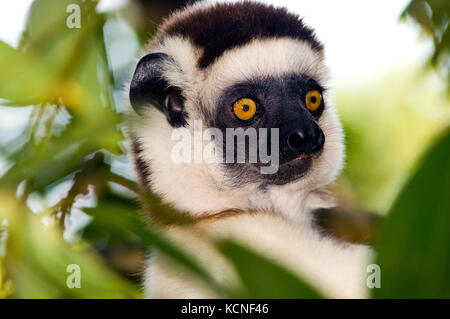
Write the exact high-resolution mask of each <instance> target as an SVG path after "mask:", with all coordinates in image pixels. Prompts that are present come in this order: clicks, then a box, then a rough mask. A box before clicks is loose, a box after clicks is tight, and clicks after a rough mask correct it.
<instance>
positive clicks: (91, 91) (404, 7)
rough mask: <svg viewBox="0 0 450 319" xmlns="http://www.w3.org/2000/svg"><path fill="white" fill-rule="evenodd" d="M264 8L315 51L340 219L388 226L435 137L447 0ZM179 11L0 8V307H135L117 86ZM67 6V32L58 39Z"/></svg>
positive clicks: (131, 184)
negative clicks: (308, 38) (289, 22)
mask: <svg viewBox="0 0 450 319" xmlns="http://www.w3.org/2000/svg"><path fill="white" fill-rule="evenodd" d="M265 2H268V3H273V4H275V5H280V6H286V7H288V8H289V9H290V10H292V11H294V12H296V13H298V14H300V15H301V16H304V19H305V22H306V23H307V24H309V25H311V26H312V27H314V28H315V29H316V31H317V35H318V37H319V39H320V40H321V41H323V42H324V44H325V48H326V59H327V64H328V67H329V69H330V71H331V79H330V87H332V88H333V100H334V103H335V105H336V107H337V109H338V113H339V115H340V117H341V120H342V122H343V124H344V128H345V133H346V145H347V160H346V167H345V169H344V171H343V174H342V175H341V176H340V178H339V179H338V181H337V182H336V183H335V185H333V189H334V190H335V192H337V194H338V196H339V199H340V201H341V202H343V203H345V204H346V205H347V206H351V207H355V208H357V209H361V210H367V211H372V212H374V213H376V214H380V215H385V214H387V213H388V212H389V211H390V210H391V208H392V206H393V203H394V202H395V200H396V198H397V197H398V195H399V193H401V191H402V189H403V187H404V185H405V183H406V182H407V181H408V180H409V179H410V178H411V176H412V175H414V173H415V172H416V170H417V167H418V166H419V163H420V159H422V158H424V157H425V154H426V153H427V152H428V150H429V149H430V148H431V147H432V145H433V143H435V142H436V140H437V138H438V137H440V136H442V134H445V133H443V132H446V130H447V128H448V125H449V123H450V95H449V92H450V91H449V88H450V86H449V85H450V82H449V79H450V73H449V67H450V61H449V47H450V36H449V32H448V28H447V27H448V22H449V20H448V19H449V15H450V2H449V1H447V0H429V1H422V0H412V1H411V0H392V1H382V2H380V1H377V2H376V1H358V0H341V1H333V0H314V1H312V0H302V1H294V0H279V1H277V0H273V1H269V0H267V1H265ZM186 3H187V1H182V0H165V1H159V0H158V1H157V0H153V1H146V0H99V1H89V0H86V1H82V0H34V1H32V0H14V1H13V0H7V1H2V2H1V3H0V298H1V297H3V298H7V297H19V298H21V297H31V298H61V297H73V298H92V297H97V298H103V297H104V298H126V297H131V298H139V297H141V296H142V295H141V289H140V285H139V281H140V280H141V270H142V265H143V260H144V257H145V254H146V252H147V247H148V245H149V239H148V237H147V236H148V235H149V234H148V233H147V230H145V229H146V227H145V225H144V223H143V222H142V221H141V218H140V216H139V214H138V213H137V211H138V210H139V205H138V200H137V198H138V190H137V187H136V183H135V176H134V174H133V171H132V166H131V161H130V157H129V145H128V143H127V141H126V135H125V134H126V126H125V125H124V116H125V114H126V112H127V111H128V104H127V92H126V83H127V81H129V79H130V76H131V73H132V71H133V67H134V64H135V63H136V61H137V58H138V57H139V56H140V55H141V53H142V47H143V45H144V44H145V43H146V42H147V41H148V39H149V38H150V37H151V36H152V34H153V33H154V31H155V28H156V26H157V25H158V24H159V23H160V22H161V21H162V19H163V17H164V16H166V15H167V14H168V13H169V12H171V11H172V10H174V9H176V8H179V7H181V6H183V5H185V4H186ZM71 4H78V5H79V7H80V8H81V21H80V22H81V28H73V29H70V28H68V27H67V25H66V22H67V19H68V17H69V16H70V15H71V13H72V11H69V12H68V11H67V8H68V6H70V5H71ZM448 153H450V149H446V150H444V153H443V154H448ZM443 172H444V173H445V171H443ZM443 185H444V187H446V188H444V191H445V192H444V194H447V195H450V188H449V187H450V184H448V183H447V184H443ZM424 191H426V189H425V190H424ZM429 191H430V192H431V190H429ZM423 195H424V196H427V194H426V193H425V194H423ZM445 231H446V232H448V233H450V230H449V229H445ZM153 235H154V237H152V239H151V240H150V241H151V242H152V243H153V244H155V240H156V241H158V238H159V237H157V235H156V234H153ZM155 236H156V237H155ZM150 237H151V236H150ZM445 247H447V249H448V246H445ZM71 261H73V262H74V263H77V264H80V265H81V266H82V269H87V270H86V271H85V276H87V278H86V279H85V281H83V283H84V286H83V289H78V290H77V289H69V288H67V287H66V285H65V282H66V279H65V278H66V277H67V272H66V265H67V264H69V263H71Z"/></svg>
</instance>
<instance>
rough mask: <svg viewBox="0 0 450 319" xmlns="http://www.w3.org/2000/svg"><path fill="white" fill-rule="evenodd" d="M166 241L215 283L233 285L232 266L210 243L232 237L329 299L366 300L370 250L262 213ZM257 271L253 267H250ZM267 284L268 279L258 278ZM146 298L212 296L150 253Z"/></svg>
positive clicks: (174, 232) (175, 233)
mask: <svg viewBox="0 0 450 319" xmlns="http://www.w3.org/2000/svg"><path fill="white" fill-rule="evenodd" d="M169 234H170V235H171V238H172V240H174V242H175V243H176V244H177V245H178V246H179V247H180V248H183V249H184V250H185V251H187V252H188V253H189V254H190V255H191V256H192V257H193V258H195V260H196V261H197V262H198V263H199V264H200V265H202V266H203V267H204V268H205V269H207V270H208V271H209V273H210V274H211V275H212V276H213V277H214V278H215V280H216V281H217V282H219V283H220V284H226V285H229V286H232V285H233V284H234V285H236V284H238V283H239V279H238V277H237V275H236V274H235V273H234V270H233V268H232V267H231V265H230V264H229V262H228V261H226V260H225V259H224V258H223V257H222V256H221V254H220V253H218V252H217V250H216V249H215V248H214V245H213V241H212V240H211V238H213V239H215V240H219V239H224V238H228V239H233V240H236V241H237V242H240V243H242V244H244V245H246V246H248V247H249V248H251V249H252V250H254V251H256V252H258V253H259V254H261V255H263V256H264V257H266V258H268V259H270V260H271V261H273V262H275V263H277V264H278V265H280V266H282V267H285V268H286V269H288V270H290V271H292V272H293V273H294V274H297V275H298V276H300V277H301V278H303V279H304V280H305V281H306V282H308V283H309V284H310V285H311V286H312V287H314V288H315V289H316V290H318V291H319V292H320V293H322V294H323V295H324V296H325V297H329V298H366V297H367V295H368V291H367V286H366V284H365V282H366V277H367V273H366V267H367V264H368V261H369V257H370V252H369V251H368V250H367V249H365V248H364V247H362V246H356V245H346V244H340V243H337V242H335V241H333V240H331V239H327V238H319V237H318V235H317V234H316V233H315V232H314V231H313V230H312V229H310V228H309V227H307V226H306V225H304V224H300V225H298V224H292V223H290V222H288V221H287V220H286V219H284V218H282V217H280V216H277V215H273V214H268V213H258V214H252V215H248V214H244V215H236V216H231V217H227V218H224V219H219V220H217V221H215V222H212V223H209V222H204V223H200V224H199V225H198V226H197V227H195V228H181V227H180V228H172V229H171V230H170V232H169ZM255 267H258V265H255ZM261 280H270V278H261ZM145 289H146V291H145V292H146V296H147V297H149V298H216V297H218V295H217V294H216V293H214V292H213V290H211V288H210V287H208V286H207V285H205V284H204V283H202V282H201V281H199V280H198V279H196V277H195V276H193V275H192V274H191V273H189V272H187V271H186V270H183V269H182V268H180V267H179V266H177V265H175V264H174V263H172V262H171V261H170V260H169V259H168V258H167V257H165V256H164V255H162V254H160V253H158V252H156V253H155V254H154V255H152V258H151V261H150V263H149V266H148V268H147V272H146V278H145Z"/></svg>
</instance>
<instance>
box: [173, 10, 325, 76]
mask: <svg viewBox="0 0 450 319" xmlns="http://www.w3.org/2000/svg"><path fill="white" fill-rule="evenodd" d="M165 33H166V34H167V35H173V36H177V35H178V36H182V37H184V38H187V39H189V40H191V41H192V42H193V43H194V44H195V45H197V46H199V47H201V48H202V49H203V50H204V51H203V55H202V56H201V57H200V59H199V61H198V66H199V67H200V68H202V69H204V68H206V67H208V66H209V65H210V64H212V63H213V62H214V60H215V59H217V58H218V57H220V56H221V55H222V54H223V53H224V52H225V51H227V50H229V49H233V48H235V47H238V46H242V45H244V44H247V43H249V42H250V41H252V40H253V39H267V38H276V37H290V38H293V39H298V40H301V41H306V42H308V43H309V44H310V45H311V47H312V48H313V49H314V50H316V51H322V49H323V47H322V44H321V43H320V42H319V41H318V40H317V39H316V36H315V34H314V31H313V30H312V29H310V28H308V27H307V26H305V24H304V23H303V21H302V19H301V18H300V17H299V16H298V15H296V14H293V13H290V12H288V11H287V10H286V9H285V8H276V7H274V6H271V5H266V4H263V3H257V2H251V1H243V2H238V3H218V4H215V5H213V6H209V7H205V8H201V9H198V10H196V11H194V12H193V13H192V14H188V15H185V16H182V17H181V18H178V19H175V20H174V22H172V23H171V24H169V26H168V27H167V28H166V30H165Z"/></svg>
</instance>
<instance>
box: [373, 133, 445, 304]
mask: <svg viewBox="0 0 450 319" xmlns="http://www.w3.org/2000/svg"><path fill="white" fill-rule="evenodd" d="M449 247H450V130H449V129H447V130H446V132H445V134H444V135H443V136H442V138H440V139H439V141H438V142H437V143H436V145H435V146H434V147H433V148H432V149H431V150H430V152H429V153H428V154H427V155H426V157H425V159H424V161H423V163H422V165H421V166H420V168H419V169H418V171H417V173H416V174H415V175H414V176H413V177H412V178H411V179H410V180H409V182H408V183H407V184H406V186H405V187H404V189H403V190H402V192H401V194H400V196H399V197H398V199H397V201H396V202H395V204H394V205H393V207H392V209H391V211H390V213H389V215H388V218H387V219H386V221H385V224H384V227H383V228H382V231H381V234H380V237H379V242H378V245H377V252H378V257H377V261H376V262H377V264H378V265H379V266H380V267H381V288H379V289H376V290H375V291H374V294H375V297H377V298H450V248H449Z"/></svg>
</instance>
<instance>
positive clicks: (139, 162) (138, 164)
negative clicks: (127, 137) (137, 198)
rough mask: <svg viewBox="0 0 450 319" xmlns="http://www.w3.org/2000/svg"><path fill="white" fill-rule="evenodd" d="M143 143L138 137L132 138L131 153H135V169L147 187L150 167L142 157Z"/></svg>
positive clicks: (142, 183)
mask: <svg viewBox="0 0 450 319" xmlns="http://www.w3.org/2000/svg"><path fill="white" fill-rule="evenodd" d="M142 150H143V149H142V143H141V142H140V141H139V140H138V139H137V138H132V139H131V153H132V154H133V161H134V166H135V171H136V172H137V174H138V178H139V181H140V183H141V185H142V186H143V187H144V188H147V187H148V186H147V185H148V183H149V178H150V175H151V173H150V167H149V165H148V164H147V163H146V162H145V161H144V160H143V159H142V157H141V152H142Z"/></svg>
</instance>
